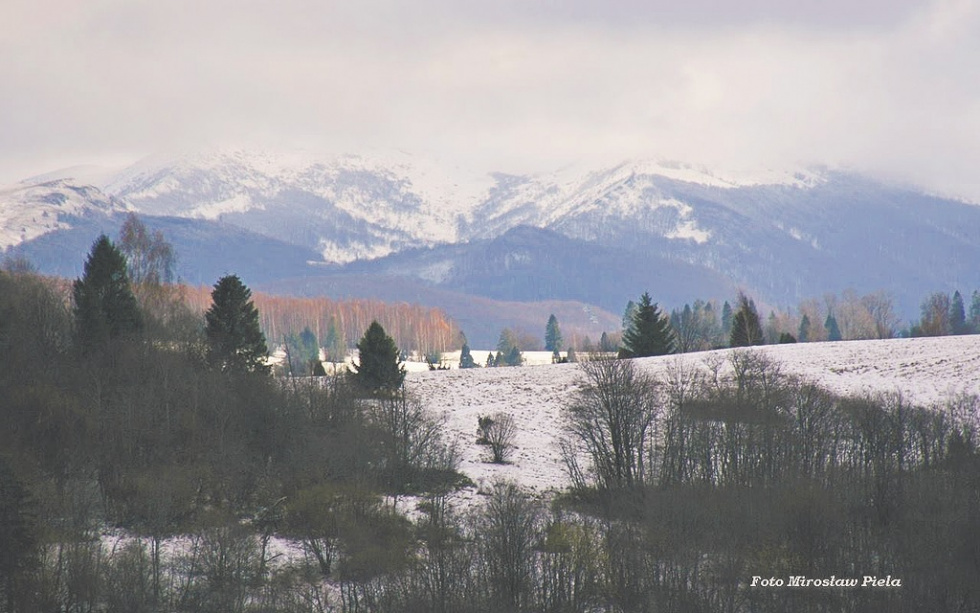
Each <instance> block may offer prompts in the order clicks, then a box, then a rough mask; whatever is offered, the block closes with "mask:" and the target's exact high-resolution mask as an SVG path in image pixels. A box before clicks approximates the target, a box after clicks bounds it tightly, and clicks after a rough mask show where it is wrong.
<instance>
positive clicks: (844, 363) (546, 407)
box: [406, 335, 980, 502]
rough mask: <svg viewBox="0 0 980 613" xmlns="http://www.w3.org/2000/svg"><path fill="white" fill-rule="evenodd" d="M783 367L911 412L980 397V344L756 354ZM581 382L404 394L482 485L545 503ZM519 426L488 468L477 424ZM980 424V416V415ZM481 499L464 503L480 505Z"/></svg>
mask: <svg viewBox="0 0 980 613" xmlns="http://www.w3.org/2000/svg"><path fill="white" fill-rule="evenodd" d="M752 351H761V352H764V353H765V354H766V355H768V356H770V357H772V358H773V359H775V360H776V361H778V362H779V363H780V364H781V365H782V372H783V373H785V374H789V375H796V376H801V377H804V378H806V379H807V380H809V381H813V382H816V383H818V384H820V385H822V386H823V387H825V388H827V389H829V390H831V391H834V392H837V393H840V394H866V393H870V394H875V393H879V392H882V393H893V392H899V393H901V394H902V395H903V397H904V398H905V399H906V400H908V401H911V402H913V403H917V404H921V405H923V406H935V407H936V408H937V410H940V409H941V408H942V405H943V403H944V402H946V401H948V400H951V399H953V398H955V397H956V396H958V395H963V394H969V395H980V335H973V336H955V337H938V338H916V339H892V340H883V341H848V342H837V343H800V344H796V345H773V346H768V347H761V348H755V349H752ZM730 353H731V350H720V351H711V352H705V353H692V354H684V355H678V356H665V357H659V358H644V359H640V360H637V362H638V364H639V366H640V367H641V368H642V369H643V370H644V371H646V372H648V373H649V374H651V375H652V376H654V377H656V378H658V379H659V380H661V381H662V380H663V377H664V376H665V373H666V372H667V369H668V368H671V367H676V365H677V364H685V365H687V367H690V368H696V367H703V365H704V363H705V360H710V359H717V357H720V358H722V359H726V358H727V357H728V356H729V355H730ZM580 381H581V374H580V371H579V368H578V366H577V365H575V364H557V365H546V366H534V367H521V368H491V369H470V370H452V371H435V372H423V373H409V375H408V377H407V379H406V385H407V387H408V389H410V390H411V391H412V392H414V393H416V394H418V396H419V397H420V398H422V400H423V402H424V403H425V405H426V406H427V407H428V409H429V410H430V411H432V412H433V413H434V414H435V415H445V418H446V426H445V432H446V435H447V438H448V439H449V440H450V441H452V440H456V441H458V444H459V450H460V452H461V455H462V461H461V466H460V470H462V472H464V473H465V474H466V475H467V476H469V477H470V478H471V479H473V481H474V482H476V483H477V484H478V485H483V484H488V483H490V482H492V481H493V480H494V479H497V478H504V479H509V480H513V481H516V482H518V483H520V484H521V485H523V486H525V487H526V488H528V489H530V490H532V491H536V492H538V493H540V494H545V493H546V492H548V491H549V490H552V489H561V488H563V487H565V486H567V485H568V484H569V482H568V478H567V476H566V473H565V465H564V463H563V461H562V457H561V453H560V449H559V446H558V442H559V440H560V438H561V436H562V407H564V406H565V404H566V403H567V402H568V401H569V400H570V399H571V396H572V394H573V393H574V392H575V390H576V388H577V386H578V385H579V382H580ZM498 411H501V412H504V413H508V414H510V415H512V416H513V417H514V419H515V421H516V422H517V426H518V430H517V437H516V442H515V445H516V451H515V453H514V454H513V457H512V462H511V463H510V464H506V465H496V464H489V463H487V462H486V461H485V457H486V454H487V450H486V448H485V447H481V446H479V445H476V444H475V438H476V434H475V432H476V426H477V418H478V416H480V415H489V414H491V413H495V412H498ZM977 418H978V419H980V415H978V416H977ZM475 495H476V493H475V492H473V491H466V492H462V493H461V494H460V497H462V498H463V499H464V502H465V500H466V499H467V498H473V497H474V496H475Z"/></svg>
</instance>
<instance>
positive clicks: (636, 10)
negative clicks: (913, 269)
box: [0, 0, 980, 203]
mask: <svg viewBox="0 0 980 613" xmlns="http://www.w3.org/2000/svg"><path fill="white" fill-rule="evenodd" d="M978 58H980V0H935V1H918V2H914V1H911V0H861V1H855V0H801V1H794V2H786V1H785V0H742V1H739V2H734V1H729V2H721V1H712V0H687V1H681V0H670V1H667V0H619V1H617V0H606V1H602V0H599V1H593V0H566V1H558V0H495V1H493V2H488V1H486V0H479V1H469V0H413V1H411V2H409V1H401V2H396V1H394V0H358V1H353V0H348V1H344V2H337V1H333V0H277V1H275V2H273V1H271V0H265V1H258V0H166V1H164V0H153V1H143V0H86V1H85V2H78V0H46V1H45V2H38V1H37V0H3V2H2V3H0V183H9V182H13V181H17V180H20V179H23V178H26V177H28V176H31V175H34V174H40V173H43V172H47V171H51V170H55V169H57V168H61V167H65V166H71V165H75V164H121V163H124V162H130V161H135V160H136V159H139V158H141V157H143V156H146V155H150V154H156V153H160V152H164V151H172V150H195V149H201V148H208V147H215V146H220V147H250V148H251V147H254V148H278V149H290V148H303V149H315V150H321V151H324V152H332V153H359V152H362V151H365V150H369V149H399V150H403V151H409V152H412V153H416V154H419V155H425V156H430V157H434V158H436V159H440V160H450V161H453V162H454V163H459V164H464V165H466V166H467V167H469V168H473V169H478V170H480V171H503V172H539V171H547V170H553V169H556V168H558V167H561V166H563V165H566V164H570V163H587V164H602V163H608V164H614V163H618V162H620V161H623V160H625V159H630V158H637V157H655V158H663V159H670V160H678V161H684V162H690V163H696V164H705V165H707V166H709V167H722V168H732V169H736V168H737V169H751V168H784V167H796V166H800V165H828V166H831V167H844V168H849V169H853V170H857V171H860V172H866V173H870V174H873V175H875V176H880V177H882V178H886V179H892V180H897V181H901V182H904V183H910V184H915V185H920V186H922V187H925V188H926V189H929V190H931V191H935V192H937V193H941V194H944V195H951V196H956V197H961V198H965V199H969V200H973V201H975V202H978V203H980V59H978Z"/></svg>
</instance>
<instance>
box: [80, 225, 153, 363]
mask: <svg viewBox="0 0 980 613" xmlns="http://www.w3.org/2000/svg"><path fill="white" fill-rule="evenodd" d="M72 297H73V298H74V303H75V304H74V315H75V332H76V335H77V339H78V343H79V345H80V347H81V348H82V349H83V351H90V350H93V349H98V348H102V347H105V345H107V344H108V342H109V341H110V340H113V339H117V338H122V337H126V336H131V335H134V334H136V333H137V332H138V331H139V330H140V329H141V328H142V325H143V318H142V316H141V314H140V310H139V305H138V303H137V301H136V297H135V296H134V295H133V291H132V289H131V287H130V283H129V276H128V274H127V272H126V258H125V257H124V256H123V255H122V253H120V251H119V250H118V249H117V248H116V246H115V245H114V244H113V243H112V241H111V240H109V237H107V236H106V235H104V234H103V235H102V236H100V237H99V238H98V239H97V240H96V241H95V243H94V244H93V245H92V250H91V252H90V253H89V256H88V259H87V260H86V261H85V269H84V274H83V275H82V278H81V279H76V280H75V282H74V283H73V284H72Z"/></svg>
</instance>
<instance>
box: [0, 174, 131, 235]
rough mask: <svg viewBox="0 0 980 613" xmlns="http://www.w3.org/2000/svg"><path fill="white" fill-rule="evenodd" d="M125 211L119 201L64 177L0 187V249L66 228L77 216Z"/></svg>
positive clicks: (83, 216) (93, 215)
mask: <svg viewBox="0 0 980 613" xmlns="http://www.w3.org/2000/svg"><path fill="white" fill-rule="evenodd" d="M125 210H126V207H125V205H124V204H123V203H122V202H120V201H119V200H117V199H115V198H112V197H110V196H106V195H105V194H103V193H102V192H100V191H99V190H98V189H96V188H94V187H89V186H82V185H75V184H72V183H71V182H69V181H66V180H54V181H47V182H41V183H35V184H20V185H15V186H12V187H7V188H4V189H0V250H3V249H6V248H8V247H13V246H15V245H19V244H21V243H24V242H27V241H30V240H33V239H35V238H38V237H40V236H43V235H45V234H47V233H49V232H54V231H57V230H66V229H69V228H71V227H72V226H73V225H74V222H77V220H79V219H81V218H91V217H106V216H109V215H112V214H114V213H119V212H122V211H125Z"/></svg>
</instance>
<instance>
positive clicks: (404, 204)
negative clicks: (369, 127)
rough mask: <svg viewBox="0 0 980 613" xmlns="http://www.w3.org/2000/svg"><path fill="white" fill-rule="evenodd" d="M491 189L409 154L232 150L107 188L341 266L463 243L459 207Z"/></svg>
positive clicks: (132, 173)
mask: <svg viewBox="0 0 980 613" xmlns="http://www.w3.org/2000/svg"><path fill="white" fill-rule="evenodd" d="M489 186H490V181H489V179H486V180H481V179H479V177H477V178H476V179H473V178H472V177H469V176H466V175H465V173H462V172H461V171H456V173H455V174H454V173H452V172H450V171H448V170H446V169H444V168H442V167H441V166H439V165H438V164H436V163H433V162H429V161H427V160H421V159H416V158H413V157H411V156H408V155H406V154H386V155H383V156H382V155H373V156H355V155H347V156H340V157H320V156H316V155H312V154H300V153H290V154H280V153H254V152H244V151H231V152H211V153H202V154H196V155H191V156H183V157H178V158H151V159H148V160H145V161H143V162H141V163H139V164H137V165H135V166H133V167H131V168H129V169H127V170H126V171H124V172H123V173H121V174H120V175H118V176H117V177H115V178H114V179H113V180H111V181H110V182H109V183H108V184H107V185H106V186H105V189H106V191H107V192H109V193H111V194H114V195H116V196H118V197H119V198H122V199H124V200H126V201H127V202H131V203H132V204H133V205H134V206H136V207H137V208H138V209H139V210H141V211H143V212H145V213H147V214H152V215H176V216H182V217H192V218H202V219H211V220H214V219H221V220H223V221H227V222H229V223H232V224H235V225H240V226H242V227H245V228H247V229H250V230H253V231H257V232H262V231H264V232H266V233H267V234H269V235H271V236H274V237H275V238H279V239H282V240H290V241H292V242H297V243H299V244H302V245H303V246H309V247H313V248H316V249H317V250H318V251H320V252H321V253H322V254H323V257H324V259H325V260H326V261H329V262H338V263H343V262H348V261H352V260H355V259H362V258H373V257H379V256H382V255H386V254H388V253H391V252H392V251H396V250H398V249H401V248H404V247H410V246H424V245H432V244H436V243H443V242H452V241H455V240H457V239H458V238H459V236H458V233H457V227H458V216H459V215H460V209H459V207H460V205H461V204H465V203H467V202H474V201H476V200H478V199H479V197H480V194H481V193H482V192H483V191H485V190H486V189H487V188H489ZM284 220H285V221H284Z"/></svg>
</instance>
